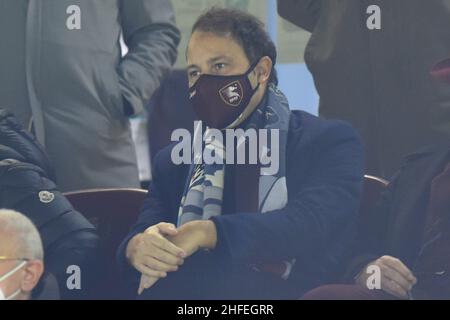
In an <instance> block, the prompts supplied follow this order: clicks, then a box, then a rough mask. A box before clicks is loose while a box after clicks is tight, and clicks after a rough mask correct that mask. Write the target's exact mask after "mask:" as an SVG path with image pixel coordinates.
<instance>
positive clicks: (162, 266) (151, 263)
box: [144, 257, 178, 272]
mask: <svg viewBox="0 0 450 320" xmlns="http://www.w3.org/2000/svg"><path fill="white" fill-rule="evenodd" d="M144 264H145V265H146V266H147V267H148V268H150V269H152V270H155V271H161V272H174V271H177V270H178V266H173V265H169V264H167V263H164V262H161V261H159V260H156V259H155V258H153V257H145V258H144Z"/></svg>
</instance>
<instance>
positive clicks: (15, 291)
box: [0, 210, 44, 300]
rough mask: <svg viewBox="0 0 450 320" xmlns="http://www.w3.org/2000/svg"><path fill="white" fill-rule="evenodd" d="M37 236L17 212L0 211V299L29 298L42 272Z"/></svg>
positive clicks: (39, 243) (37, 233)
mask: <svg viewBox="0 0 450 320" xmlns="http://www.w3.org/2000/svg"><path fill="white" fill-rule="evenodd" d="M43 260H44V252H43V248H42V241H41V237H40V236H39V232H38V231H37V229H36V227H35V226H34V225H33V223H32V222H31V221H30V219H28V218H27V217H25V216H24V215H22V214H21V213H18V212H15V211H11V210H0V300H29V299H31V296H32V292H33V289H34V288H35V287H36V286H37V284H38V282H39V279H40V278H41V276H42V274H43V272H44V261H43Z"/></svg>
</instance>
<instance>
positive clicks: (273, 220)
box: [118, 111, 363, 291]
mask: <svg viewBox="0 0 450 320" xmlns="http://www.w3.org/2000/svg"><path fill="white" fill-rule="evenodd" d="M172 147H173V146H169V147H167V148H165V149H163V150H162V151H161V152H160V153H159V154H158V155H157V157H156V159H155V161H154V168H153V169H154V171H153V181H152V184H151V185H150V188H149V194H148V197H147V199H146V201H145V204H144V207H143V210H142V213H141V215H140V218H139V220H138V222H137V224H136V225H135V226H134V227H133V228H132V231H131V233H130V234H129V236H128V237H127V238H126V239H125V240H124V242H123V243H122V245H121V247H120V248H119V251H118V260H119V264H120V265H121V267H122V268H123V271H124V272H126V271H129V270H130V267H129V265H128V264H127V262H126V260H125V250H126V246H127V244H128V241H129V240H130V239H131V238H132V237H134V236H135V235H136V234H138V233H141V232H143V231H144V230H145V229H146V228H148V227H150V226H152V225H155V224H157V223H159V222H171V223H176V222H177V213H178V208H179V204H180V201H181V197H182V193H183V189H184V185H185V182H186V179H187V175H188V169H189V166H187V165H181V166H176V165H174V164H172V161H171V149H172ZM362 178H363V150H362V145H361V142H360V140H359V137H358V135H357V134H356V133H355V131H354V130H353V128H352V127H351V126H349V125H348V124H346V123H343V122H340V121H327V120H323V119H319V118H317V117H314V116H311V115H309V114H307V113H304V112H300V111H294V112H293V113H292V117H291V123H290V131H289V137H288V146H287V174H286V179H287V188H288V198H289V200H288V205H287V206H286V207H285V208H284V209H281V210H277V211H273V212H269V213H264V214H259V213H246V212H238V213H234V214H227V215H222V216H220V217H216V218H215V220H214V222H215V223H216V227H217V232H218V234H217V236H218V242H217V247H216V249H215V253H217V255H216V256H218V257H219V259H223V263H224V264H227V265H229V267H230V268H233V266H242V265H248V264H251V263H254V262H255V261H261V262H273V261H285V260H289V259H292V258H296V259H297V263H296V264H295V267H294V269H293V271H292V274H291V278H290V281H292V283H293V284H295V285H297V286H298V290H299V291H302V290H303V289H305V288H306V289H308V288H312V287H315V286H317V285H320V284H323V283H326V282H329V281H332V279H335V275H336V271H337V270H338V269H339V268H340V267H341V264H342V263H343V259H344V257H345V252H346V248H347V247H348V246H349V243H350V242H351V241H352V236H353V235H354V234H353V231H354V226H355V225H354V223H353V222H354V221H355V217H356V215H357V212H358V206H359V199H360V194H361V182H362ZM233 191H234V190H233V189H231V188H227V186H226V184H225V190H224V201H226V198H227V194H230V193H233ZM135 275H137V273H135Z"/></svg>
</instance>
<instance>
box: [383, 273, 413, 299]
mask: <svg viewBox="0 0 450 320" xmlns="http://www.w3.org/2000/svg"><path fill="white" fill-rule="evenodd" d="M383 280H384V285H383V284H382V287H383V290H384V291H386V292H387V293H389V294H390V295H393V296H394V297H397V298H400V299H406V298H407V297H408V291H405V290H404V289H403V288H402V287H401V286H400V285H399V284H398V283H396V282H395V281H393V280H391V279H388V278H384V279H383Z"/></svg>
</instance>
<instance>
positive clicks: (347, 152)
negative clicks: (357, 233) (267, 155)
mask: <svg viewBox="0 0 450 320" xmlns="http://www.w3.org/2000/svg"><path fill="white" fill-rule="evenodd" d="M337 123H338V125H334V127H333V128H329V130H325V132H323V134H322V135H321V137H320V138H319V139H318V140H317V146H316V147H317V148H319V150H320V151H318V152H317V154H316V157H315V159H317V160H316V161H315V162H314V165H313V167H312V168H311V170H309V175H308V176H307V177H305V180H304V182H301V183H302V187H301V188H300V190H299V191H298V192H297V194H295V195H293V196H292V197H291V198H290V199H289V201H288V204H287V206H286V207H285V208H284V209H282V210H276V211H273V212H269V213H263V214H262V213H256V214H255V213H239V214H235V215H223V216H219V217H215V218H213V219H212V220H213V221H214V222H215V224H216V228H217V239H218V242H217V247H216V251H219V252H220V255H226V256H228V257H229V258H230V259H231V263H232V264H235V265H238V264H252V263H255V262H256V263H267V262H277V261H285V260H290V259H293V258H296V257H308V256H310V255H312V254H314V253H317V252H320V251H322V250H325V249H326V248H328V247H329V246H330V245H331V243H332V242H333V241H334V240H335V239H336V237H337V233H338V232H339V231H340V230H344V229H345V227H346V226H348V225H349V224H350V223H352V222H354V220H355V219H356V214H357V212H358V208H359V203H360V195H361V189H362V179H363V164H364V159H363V148H362V145H361V142H360V139H359V137H358V135H357V134H356V133H355V132H354V130H353V129H352V128H351V127H350V126H348V125H346V124H345V125H343V124H342V123H341V122H337ZM287 179H288V180H289V177H287ZM293 183H297V182H293Z"/></svg>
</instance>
